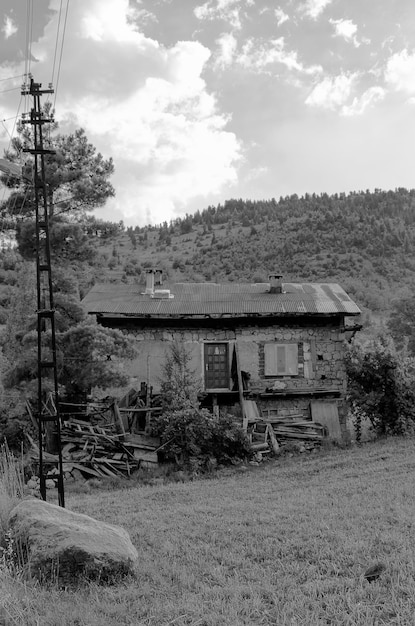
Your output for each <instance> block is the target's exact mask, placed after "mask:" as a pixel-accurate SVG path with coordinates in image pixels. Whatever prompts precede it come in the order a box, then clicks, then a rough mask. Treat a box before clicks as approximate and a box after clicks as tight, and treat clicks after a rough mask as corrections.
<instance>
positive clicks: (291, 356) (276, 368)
mask: <svg viewBox="0 0 415 626" xmlns="http://www.w3.org/2000/svg"><path fill="white" fill-rule="evenodd" d="M264 357H265V359H264V360H265V367H264V374H265V376H297V375H298V344H296V343H266V344H265V346H264Z"/></svg>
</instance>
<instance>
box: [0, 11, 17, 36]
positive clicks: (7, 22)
mask: <svg viewBox="0 0 415 626" xmlns="http://www.w3.org/2000/svg"><path fill="white" fill-rule="evenodd" d="M1 30H2V32H3V33H4V38H5V39H8V38H9V37H11V36H12V35H14V34H15V33H17V31H18V28H17V26H16V24H15V23H14V22H13V20H12V18H11V17H10V16H9V15H5V16H4V24H3V26H2V29H1Z"/></svg>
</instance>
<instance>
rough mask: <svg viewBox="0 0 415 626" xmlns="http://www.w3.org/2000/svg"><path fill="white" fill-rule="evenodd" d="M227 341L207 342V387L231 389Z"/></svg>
mask: <svg viewBox="0 0 415 626" xmlns="http://www.w3.org/2000/svg"><path fill="white" fill-rule="evenodd" d="M229 376H230V373H229V351H228V344H227V343H205V388H206V389H229Z"/></svg>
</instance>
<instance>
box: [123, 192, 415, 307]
mask: <svg viewBox="0 0 415 626" xmlns="http://www.w3.org/2000/svg"><path fill="white" fill-rule="evenodd" d="M112 252H113V254H114V256H113V258H116V259H117V261H119V263H117V266H118V269H119V270H121V271H123V273H125V274H126V276H124V278H123V279H124V280H134V278H135V277H140V273H141V271H142V270H143V269H144V268H145V267H149V266H151V265H157V264H158V265H161V266H162V267H163V269H164V270H165V272H166V273H167V275H168V276H169V277H170V278H172V279H178V280H180V279H184V280H189V279H190V280H207V281H218V282H226V281H247V282H250V281H254V282H259V281H263V280H264V281H266V280H267V278H268V273H269V272H271V271H274V270H279V271H281V272H282V274H283V275H284V280H285V281H289V280H293V281H296V280H301V281H335V282H339V283H340V284H341V285H342V286H343V287H344V288H345V289H346V291H347V292H348V293H349V294H350V295H351V296H352V297H353V298H354V299H355V300H356V301H357V302H358V304H359V305H360V306H362V307H364V308H367V309H369V310H370V311H372V312H381V313H386V312H388V311H389V309H390V305H391V302H392V300H393V299H394V298H401V297H404V296H407V295H409V294H410V293H412V291H413V288H414V285H415V190H406V189H397V190H395V191H380V190H375V191H374V192H369V191H366V192H356V193H350V194H348V195H346V194H335V195H331V196H329V195H327V194H322V195H315V194H313V195H306V196H304V197H301V198H300V197H298V196H296V195H294V196H289V197H286V198H280V199H279V200H278V201H277V200H275V199H271V200H264V201H250V200H235V199H234V200H228V201H226V202H225V203H224V204H223V205H218V206H217V207H212V206H209V207H208V208H207V209H205V210H204V211H198V212H196V213H195V214H194V215H187V216H186V217H185V218H178V219H177V220H175V221H173V222H170V224H167V222H165V223H164V224H161V225H160V226H158V227H145V228H131V227H130V228H128V229H127V231H126V232H125V233H124V234H123V235H120V236H119V237H118V238H117V239H116V240H115V241H114V242H113V250H112ZM118 277H119V278H120V275H119V274H118ZM121 277H122V275H121Z"/></svg>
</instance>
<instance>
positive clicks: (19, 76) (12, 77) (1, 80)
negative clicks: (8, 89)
mask: <svg viewBox="0 0 415 626" xmlns="http://www.w3.org/2000/svg"><path fill="white" fill-rule="evenodd" d="M21 77H22V75H21V74H19V75H18V76H9V77H8V78H0V83H2V82H4V81H5V80H16V78H21Z"/></svg>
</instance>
